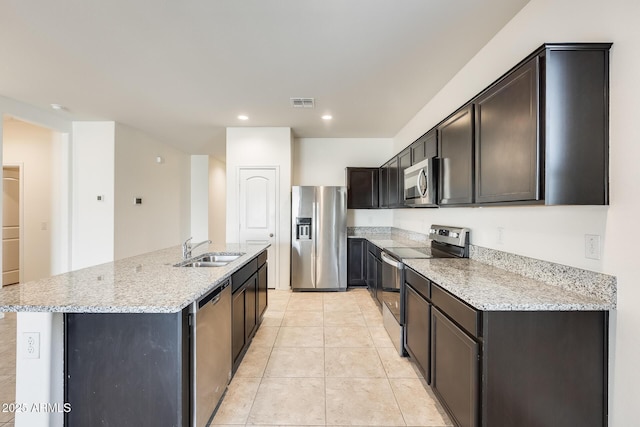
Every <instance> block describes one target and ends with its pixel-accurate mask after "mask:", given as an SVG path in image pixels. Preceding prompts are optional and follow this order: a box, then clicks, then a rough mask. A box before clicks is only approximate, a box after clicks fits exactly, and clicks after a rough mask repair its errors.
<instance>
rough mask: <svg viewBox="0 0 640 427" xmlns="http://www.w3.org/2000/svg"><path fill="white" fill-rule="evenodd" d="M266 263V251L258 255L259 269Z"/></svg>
mask: <svg viewBox="0 0 640 427" xmlns="http://www.w3.org/2000/svg"><path fill="white" fill-rule="evenodd" d="M265 262H267V251H264V252H262V253H261V254H260V255H258V267H260V266H262V264H264V263H265Z"/></svg>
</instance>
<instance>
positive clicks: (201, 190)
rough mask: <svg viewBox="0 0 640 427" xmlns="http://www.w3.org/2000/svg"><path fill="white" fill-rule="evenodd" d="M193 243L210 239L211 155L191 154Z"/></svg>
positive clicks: (191, 234)
mask: <svg viewBox="0 0 640 427" xmlns="http://www.w3.org/2000/svg"><path fill="white" fill-rule="evenodd" d="M190 236H191V237H193V243H198V242H202V241H204V240H207V239H209V156H208V155H193V156H191V233H190Z"/></svg>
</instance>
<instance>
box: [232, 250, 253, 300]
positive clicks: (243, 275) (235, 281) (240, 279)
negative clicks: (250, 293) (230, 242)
mask: <svg viewBox="0 0 640 427" xmlns="http://www.w3.org/2000/svg"><path fill="white" fill-rule="evenodd" d="M256 271H258V258H254V259H252V260H251V261H249V262H248V263H247V264H246V265H245V266H244V267H242V268H241V269H240V270H238V271H236V272H235V273H233V275H232V276H231V286H232V288H231V290H232V293H235V292H236V291H237V290H238V289H239V288H240V287H241V286H242V285H243V284H244V282H246V281H247V280H248V279H249V277H251V276H253V273H255V272H256Z"/></svg>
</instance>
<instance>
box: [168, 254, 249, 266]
mask: <svg viewBox="0 0 640 427" xmlns="http://www.w3.org/2000/svg"><path fill="white" fill-rule="evenodd" d="M242 255H244V253H239V252H238V253H216V252H209V253H206V254H202V255H198V256H197V257H193V258H190V259H187V260H184V261H182V262H179V263H177V264H174V267H224V266H225V265H227V264H229V263H230V262H231V261H235V260H237V259H238V258H240V257H241V256H242Z"/></svg>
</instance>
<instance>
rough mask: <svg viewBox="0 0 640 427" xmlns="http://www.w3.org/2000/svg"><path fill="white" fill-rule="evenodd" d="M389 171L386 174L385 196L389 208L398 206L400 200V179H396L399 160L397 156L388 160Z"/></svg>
mask: <svg viewBox="0 0 640 427" xmlns="http://www.w3.org/2000/svg"><path fill="white" fill-rule="evenodd" d="M387 165H388V166H387V167H388V169H389V172H388V174H387V197H388V200H387V201H388V203H389V207H390V208H396V207H398V204H399V200H400V181H399V179H398V170H399V166H400V161H399V159H398V156H396V157H394V158H393V159H391V160H389V163H387Z"/></svg>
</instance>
